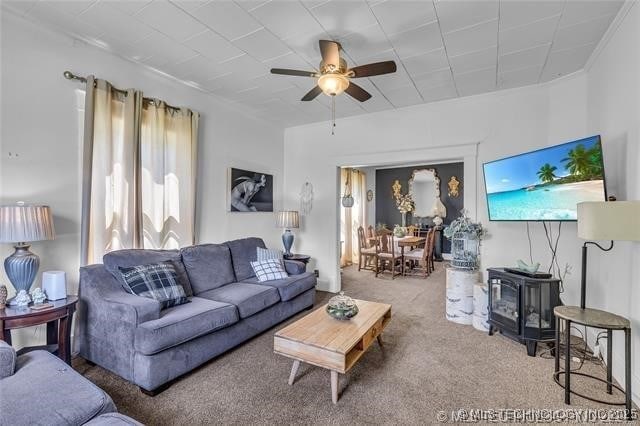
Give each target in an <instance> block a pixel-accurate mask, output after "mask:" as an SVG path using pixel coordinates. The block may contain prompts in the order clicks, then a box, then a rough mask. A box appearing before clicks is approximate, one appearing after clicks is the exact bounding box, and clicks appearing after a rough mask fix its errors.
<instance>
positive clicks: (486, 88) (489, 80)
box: [455, 67, 496, 96]
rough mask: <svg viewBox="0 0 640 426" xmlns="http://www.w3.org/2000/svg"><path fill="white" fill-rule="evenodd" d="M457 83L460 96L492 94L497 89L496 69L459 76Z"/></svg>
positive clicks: (457, 76) (456, 79) (456, 78)
mask: <svg viewBox="0 0 640 426" xmlns="http://www.w3.org/2000/svg"><path fill="white" fill-rule="evenodd" d="M455 83H456V87H457V88H458V93H459V94H460V96H471V95H477V94H479V93H484V92H492V91H494V90H495V89H496V68H495V67H493V68H487V69H486V70H479V71H473V72H469V73H466V74H457V75H456V76H455Z"/></svg>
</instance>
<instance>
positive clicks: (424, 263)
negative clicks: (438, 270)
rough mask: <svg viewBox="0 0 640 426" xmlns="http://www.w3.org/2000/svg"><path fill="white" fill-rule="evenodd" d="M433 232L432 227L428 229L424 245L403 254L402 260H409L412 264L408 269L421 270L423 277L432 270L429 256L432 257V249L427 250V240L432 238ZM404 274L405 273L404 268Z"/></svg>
mask: <svg viewBox="0 0 640 426" xmlns="http://www.w3.org/2000/svg"><path fill="white" fill-rule="evenodd" d="M433 233H434V230H433V228H432V229H430V230H429V231H428V233H427V238H426V240H427V241H426V243H425V245H424V247H421V248H415V249H413V250H411V251H409V252H408V253H405V254H404V262H405V263H407V262H410V263H412V264H413V265H412V266H413V267H412V268H410V270H411V271H420V272H422V275H423V276H424V277H425V278H426V277H428V276H429V275H430V274H431V272H432V260H431V259H430V257H431V258H433V250H429V241H430V239H431V238H432V234H433ZM405 275H407V274H406V269H405Z"/></svg>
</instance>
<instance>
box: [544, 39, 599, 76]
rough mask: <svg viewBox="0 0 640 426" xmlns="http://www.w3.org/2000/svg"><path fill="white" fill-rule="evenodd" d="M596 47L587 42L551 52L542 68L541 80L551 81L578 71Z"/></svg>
mask: <svg viewBox="0 0 640 426" xmlns="http://www.w3.org/2000/svg"><path fill="white" fill-rule="evenodd" d="M595 47H596V45H595V43H594V44H587V45H585V46H580V47H577V48H574V49H568V50H558V51H552V52H550V53H549V58H548V59H547V63H546V65H545V67H544V69H543V70H542V75H541V77H540V81H549V80H553V79H554V78H558V77H562V76H563V75H567V74H570V73H572V72H575V71H578V70H579V69H581V68H582V67H584V64H585V62H587V59H588V58H589V56H590V55H591V53H592V52H593V49H594V48H595Z"/></svg>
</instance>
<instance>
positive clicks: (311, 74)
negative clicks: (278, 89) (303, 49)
mask: <svg viewBox="0 0 640 426" xmlns="http://www.w3.org/2000/svg"><path fill="white" fill-rule="evenodd" d="M271 74H282V75H295V76H299V77H317V74H316V73H315V72H314V71H299V70H288V69H285V68H271Z"/></svg>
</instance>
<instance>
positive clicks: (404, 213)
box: [402, 212, 407, 228]
mask: <svg viewBox="0 0 640 426" xmlns="http://www.w3.org/2000/svg"><path fill="white" fill-rule="evenodd" d="M405 226H407V213H406V212H403V213H402V227H403V228H404V227H405Z"/></svg>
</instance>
